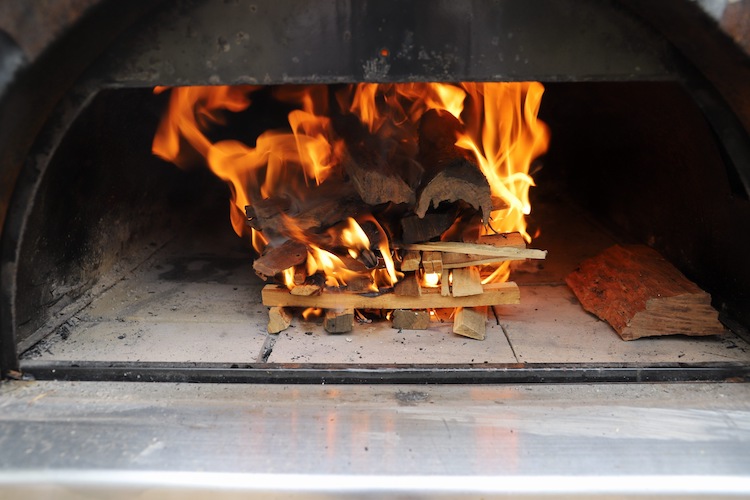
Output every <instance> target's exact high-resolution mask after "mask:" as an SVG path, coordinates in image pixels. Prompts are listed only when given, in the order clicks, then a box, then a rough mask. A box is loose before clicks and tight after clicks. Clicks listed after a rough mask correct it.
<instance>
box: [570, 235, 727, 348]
mask: <svg viewBox="0 0 750 500" xmlns="http://www.w3.org/2000/svg"><path fill="white" fill-rule="evenodd" d="M566 282H567V283H568V286H569V287H570V288H571V289H572V290H573V292H574V293H575V294H576V297H578V300H579V301H580V302H581V305H582V306H583V308H584V309H586V310H587V311H589V312H592V313H594V314H595V315H597V316H598V317H599V318H601V319H603V320H604V321H606V322H607V323H609V324H610V325H611V326H612V327H613V328H614V329H615V331H616V332H617V333H618V334H619V335H620V337H622V338H623V340H633V339H637V338H640V337H650V336H656V335H674V334H682V335H693V336H698V335H717V334H722V333H725V329H724V327H723V326H722V324H721V323H720V322H719V320H718V312H717V311H716V310H715V309H713V308H712V307H711V296H710V295H709V294H708V293H707V292H705V291H703V290H701V289H700V288H699V287H698V286H697V285H696V284H695V283H693V282H691V281H690V280H688V279H687V278H686V277H685V276H684V275H683V274H682V273H681V272H680V271H679V270H677V268H675V267H674V266H673V265H672V264H670V263H669V262H667V261H666V260H665V259H664V258H663V257H662V256H661V255H659V253H658V252H656V251H655V250H653V249H651V248H649V247H646V246H643V245H628V246H620V245H615V246H613V247H610V248H608V249H607V250H605V251H604V252H602V253H601V254H599V255H598V256H596V257H594V258H592V259H588V260H586V261H584V262H583V263H582V264H581V266H580V267H579V269H577V270H576V271H574V272H572V273H571V274H570V275H568V277H567V278H566Z"/></svg>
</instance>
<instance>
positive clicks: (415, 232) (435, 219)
mask: <svg viewBox="0 0 750 500" xmlns="http://www.w3.org/2000/svg"><path fill="white" fill-rule="evenodd" d="M455 220H456V212H455V210H449V211H447V212H442V213H428V214H426V215H425V216H424V217H418V216H417V215H410V216H407V217H403V218H402V219H401V241H403V242H404V243H420V242H422V241H429V240H431V239H432V238H435V237H437V236H440V235H441V234H443V233H444V232H445V231H446V229H448V228H449V227H451V225H453V222H454V221H455Z"/></svg>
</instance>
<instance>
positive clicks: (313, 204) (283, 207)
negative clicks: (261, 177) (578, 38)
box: [245, 180, 370, 235]
mask: <svg viewBox="0 0 750 500" xmlns="http://www.w3.org/2000/svg"><path fill="white" fill-rule="evenodd" d="M369 212H370V208H369V207H368V206H367V205H366V204H365V203H363V202H362V200H360V199H359V197H358V194H357V192H356V190H355V189H354V186H352V185H351V183H348V182H343V181H340V180H335V181H331V180H329V181H326V182H324V183H323V184H321V185H319V186H314V187H311V188H309V189H307V190H306V191H305V192H304V195H303V197H302V198H300V199H297V200H295V201H294V202H292V201H291V200H289V199H288V198H286V197H283V196H279V197H274V198H268V199H264V200H258V201H255V203H254V204H253V205H252V206H250V205H248V206H246V207H245V213H246V215H247V219H248V220H247V224H248V225H249V226H250V227H252V228H254V229H257V230H259V231H263V233H264V234H267V235H269V234H281V235H283V234H289V231H288V230H287V229H286V227H287V224H289V222H290V221H293V225H294V228H295V229H299V230H302V231H308V232H316V230H320V229H327V228H329V227H331V226H333V225H335V224H336V223H338V222H341V221H343V220H345V219H346V218H347V217H357V216H359V215H361V214H365V213H369Z"/></svg>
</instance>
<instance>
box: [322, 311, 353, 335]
mask: <svg viewBox="0 0 750 500" xmlns="http://www.w3.org/2000/svg"><path fill="white" fill-rule="evenodd" d="M323 328H325V330H326V331H327V332H328V333H347V332H351V331H352V328H354V309H328V310H327V311H326V316H325V320H324V321H323Z"/></svg>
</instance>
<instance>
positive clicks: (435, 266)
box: [422, 252, 443, 274]
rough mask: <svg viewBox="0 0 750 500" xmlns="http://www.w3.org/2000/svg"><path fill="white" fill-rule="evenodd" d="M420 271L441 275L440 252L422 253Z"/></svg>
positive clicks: (441, 259) (441, 262) (441, 260)
mask: <svg viewBox="0 0 750 500" xmlns="http://www.w3.org/2000/svg"><path fill="white" fill-rule="evenodd" d="M422 269H424V272H426V273H438V274H440V273H442V272H443V254H442V253H440V252H422Z"/></svg>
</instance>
